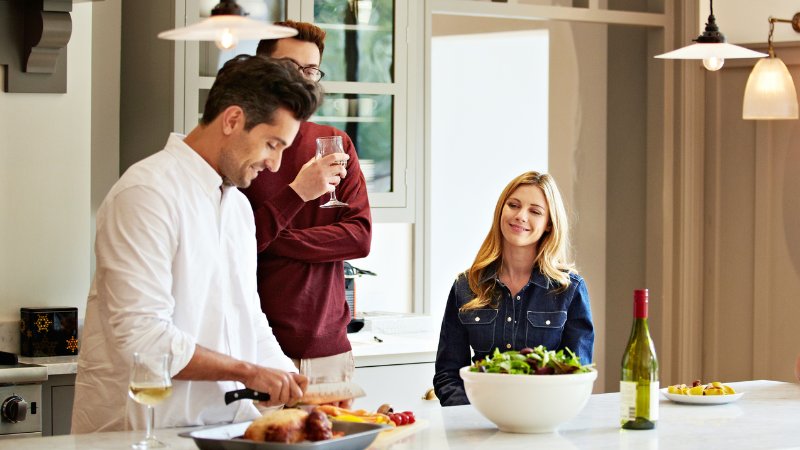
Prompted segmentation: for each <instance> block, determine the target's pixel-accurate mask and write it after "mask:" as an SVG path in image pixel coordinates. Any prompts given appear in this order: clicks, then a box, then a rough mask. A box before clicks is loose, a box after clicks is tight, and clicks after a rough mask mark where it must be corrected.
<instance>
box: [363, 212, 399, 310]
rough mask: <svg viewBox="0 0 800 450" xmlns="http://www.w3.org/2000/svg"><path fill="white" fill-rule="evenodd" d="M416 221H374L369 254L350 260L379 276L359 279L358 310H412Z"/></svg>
mask: <svg viewBox="0 0 800 450" xmlns="http://www.w3.org/2000/svg"><path fill="white" fill-rule="evenodd" d="M412 227H413V225H412V224H408V223H373V224H372V249H371V250H370V253H369V256H367V257H366V258H361V259H353V260H350V261H349V262H350V264H352V265H354V266H356V267H358V268H359V269H366V270H369V271H372V272H375V273H376V275H377V276H374V277H372V276H366V275H365V276H362V277H359V278H357V279H356V312H357V313H358V312H365V311H388V312H401V313H403V312H411V308H412V305H411V299H412V294H411V291H412V289H413V281H414V275H413V270H412V261H413V254H412V251H411V249H412V247H413V245H412V243H413V237H412Z"/></svg>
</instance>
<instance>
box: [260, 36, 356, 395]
mask: <svg viewBox="0 0 800 450" xmlns="http://www.w3.org/2000/svg"><path fill="white" fill-rule="evenodd" d="M279 24H280V25H284V26H289V27H292V28H295V29H297V30H298V34H297V35H296V36H294V37H291V38H285V39H277V40H264V41H261V43H260V44H259V47H258V54H259V55H263V56H270V57H273V58H287V59H290V60H292V61H293V62H295V63H296V64H297V66H298V69H299V70H300V71H301V72H302V73H303V74H304V75H305V76H306V77H307V78H309V79H311V80H314V81H318V80H319V79H320V78H321V77H322V75H323V74H322V72H321V71H320V70H319V64H320V61H321V58H322V51H323V50H324V39H325V32H324V31H323V30H322V29H320V28H319V27H316V26H314V25H312V24H309V23H303V22H293V21H286V22H280V23H279ZM333 135H338V136H342V142H343V144H344V151H345V152H346V153H347V154H348V155H349V156H350V159H349V161H348V162H347V175H348V176H347V177H346V178H344V179H343V180H342V181H341V183H340V184H339V185H338V186H337V187H336V197H337V198H338V199H339V200H341V201H343V202H345V203H347V204H348V205H349V206H346V207H341V208H320V205H321V204H323V203H325V202H326V201H327V200H328V196H327V195H324V196H323V197H322V198H320V199H319V200H313V201H309V202H307V203H304V202H303V201H302V200H301V199H300V198H299V197H298V196H297V195H296V194H295V193H294V191H292V190H291V189H289V188H288V187H287V185H288V184H289V183H290V182H291V181H292V180H293V179H294V177H295V175H297V173H298V171H299V170H300V168H301V167H302V166H303V164H305V163H306V162H308V161H309V160H310V159H312V158H314V156H315V153H316V138H318V137H321V136H333ZM244 193H245V195H247V198H248V199H249V200H250V203H251V205H252V206H253V210H254V212H255V219H256V234H257V239H258V251H259V258H258V284H259V285H258V293H259V295H260V297H261V309H262V310H263V311H264V313H265V314H266V315H267V318H268V319H269V323H270V326H271V327H272V331H273V333H274V334H275V337H276V338H277V340H278V342H279V343H280V345H281V348H282V349H283V351H284V353H286V355H287V356H289V357H290V358H292V360H293V361H294V363H295V365H297V367H298V369H299V370H300V373H301V374H303V375H306V376H307V377H308V378H309V384H315V383H327V382H338V381H349V380H350V379H351V378H352V375H353V371H354V361H353V355H352V351H351V347H350V341H349V340H348V339H347V324H348V323H349V321H350V311H349V309H348V306H347V302H346V301H345V289H344V267H343V261H344V260H346V259H353V258H363V257H364V256H367V254H369V249H370V243H371V240H372V219H371V216H370V208H369V200H368V198H367V191H366V182H365V180H364V175H363V174H362V173H361V168H360V166H359V163H358V156H357V154H356V150H355V148H354V146H353V143H352V141H351V140H350V138H349V137H348V136H347V135H346V134H345V133H344V132H342V131H340V130H338V129H336V128H333V127H330V126H325V125H318V124H315V123H312V122H304V123H303V124H301V126H300V131H299V132H298V133H297V137H296V138H295V140H294V142H293V143H292V145H291V146H290V147H289V148H287V149H286V151H285V152H284V156H283V165H282V166H281V170H279V171H278V172H276V173H270V174H268V175H267V174H264V175H261V176H259V177H257V178H256V179H255V180H253V183H252V184H251V186H250V187H249V188H248V189H245V190H244ZM285 221H288V226H287V227H286V228H285V229H283V230H282V231H280V232H279V234H278V235H277V238H275V239H274V240H270V236H274V233H275V230H276V229H277V227H279V226H281V225H280V224H281V223H282V222H285ZM350 404H351V401H344V402H342V406H345V407H348V406H349V405H350Z"/></svg>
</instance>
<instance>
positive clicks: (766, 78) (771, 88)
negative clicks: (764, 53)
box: [742, 57, 798, 120]
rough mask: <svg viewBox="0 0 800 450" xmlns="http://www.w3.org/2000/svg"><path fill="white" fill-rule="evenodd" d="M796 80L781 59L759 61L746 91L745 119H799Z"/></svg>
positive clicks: (743, 114)
mask: <svg viewBox="0 0 800 450" xmlns="http://www.w3.org/2000/svg"><path fill="white" fill-rule="evenodd" d="M797 117H798V114H797V91H796V90H795V87H794V80H792V75H791V74H790V73H789V69H787V68H786V64H784V63H783V61H781V59H780V58H776V57H770V58H765V59H762V60H760V61H759V62H758V63H757V64H756V65H755V67H753V71H752V72H750V77H749V78H747V86H746V87H745V90H744V102H743V105H742V118H743V119H752V120H759V119H760V120H769V119H797Z"/></svg>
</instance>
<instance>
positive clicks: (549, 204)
mask: <svg viewBox="0 0 800 450" xmlns="http://www.w3.org/2000/svg"><path fill="white" fill-rule="evenodd" d="M568 234H569V226H568V224H567V214H566V211H565V209H564V203H563V201H562V200H561V194H560V193H559V191H558V187H557V186H556V183H555V181H554V180H553V177H551V176H550V175H548V174H543V173H538V172H526V173H523V174H522V175H520V176H518V177H516V178H514V179H513V180H511V182H510V183H509V184H508V185H507V186H506V188H505V189H504V190H503V192H502V194H500V198H499V199H498V200H497V206H496V207H495V210H494V219H493V221H492V228H491V230H489V234H488V235H487V236H486V239H484V241H483V244H482V245H481V247H480V250H478V255H477V256H476V257H475V261H474V262H473V263H472V267H470V268H469V270H467V271H466V272H464V273H462V274H460V275H459V276H458V278H457V279H456V281H455V283H454V284H453V288H452V289H451V290H450V296H449V297H448V299H447V306H446V308H445V312H444V319H443V320H442V329H441V333H440V336H439V350H438V353H437V355H436V374H435V375H434V378H433V385H434V389H435V390H436V395H437V397H438V398H439V401H440V402H441V404H442V406H453V405H463V404H467V403H469V400H467V396H466V394H465V392H464V382H463V381H462V380H461V378H460V377H459V375H458V370H459V369H460V368H461V367H464V366H467V365H469V364H470V362H471V361H470V354H471V353H470V349H471V350H472V352H473V353H474V356H472V358H471V359H472V361H477V360H480V359H483V358H484V357H485V356H486V355H488V354H490V353H492V352H493V351H494V349H495V348H499V349H500V350H501V351H505V350H520V349H522V348H525V347H535V346H537V345H544V346H545V347H547V349H549V350H558V349H563V348H566V347H568V348H569V349H570V350H572V351H573V352H575V353H576V354H577V355H578V356H579V357H580V359H581V363H583V364H587V363H590V362H591V361H592V346H593V344H594V326H593V325H592V314H591V309H590V305H589V293H588V291H587V289H586V283H585V282H584V281H583V278H581V277H580V276H579V275H578V274H577V272H576V271H575V269H574V267H573V265H572V264H571V263H570V262H568V261H567V249H568V247H569V237H568Z"/></svg>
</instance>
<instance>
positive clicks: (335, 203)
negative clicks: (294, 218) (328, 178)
mask: <svg viewBox="0 0 800 450" xmlns="http://www.w3.org/2000/svg"><path fill="white" fill-rule="evenodd" d="M331 153H344V147H343V146H342V137H341V136H325V137H318V138H317V159H320V158H322V157H323V156H327V155H330V154H331ZM341 164H342V165H345V164H346V163H345V162H344V161H342V162H341ZM342 206H348V204H347V203H344V202H340V201H339V200H337V199H336V188H334V190H332V191H331V198H330V200H328V202H327V203H325V204H324V205H319V207H320V208H339V207H342Z"/></svg>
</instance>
